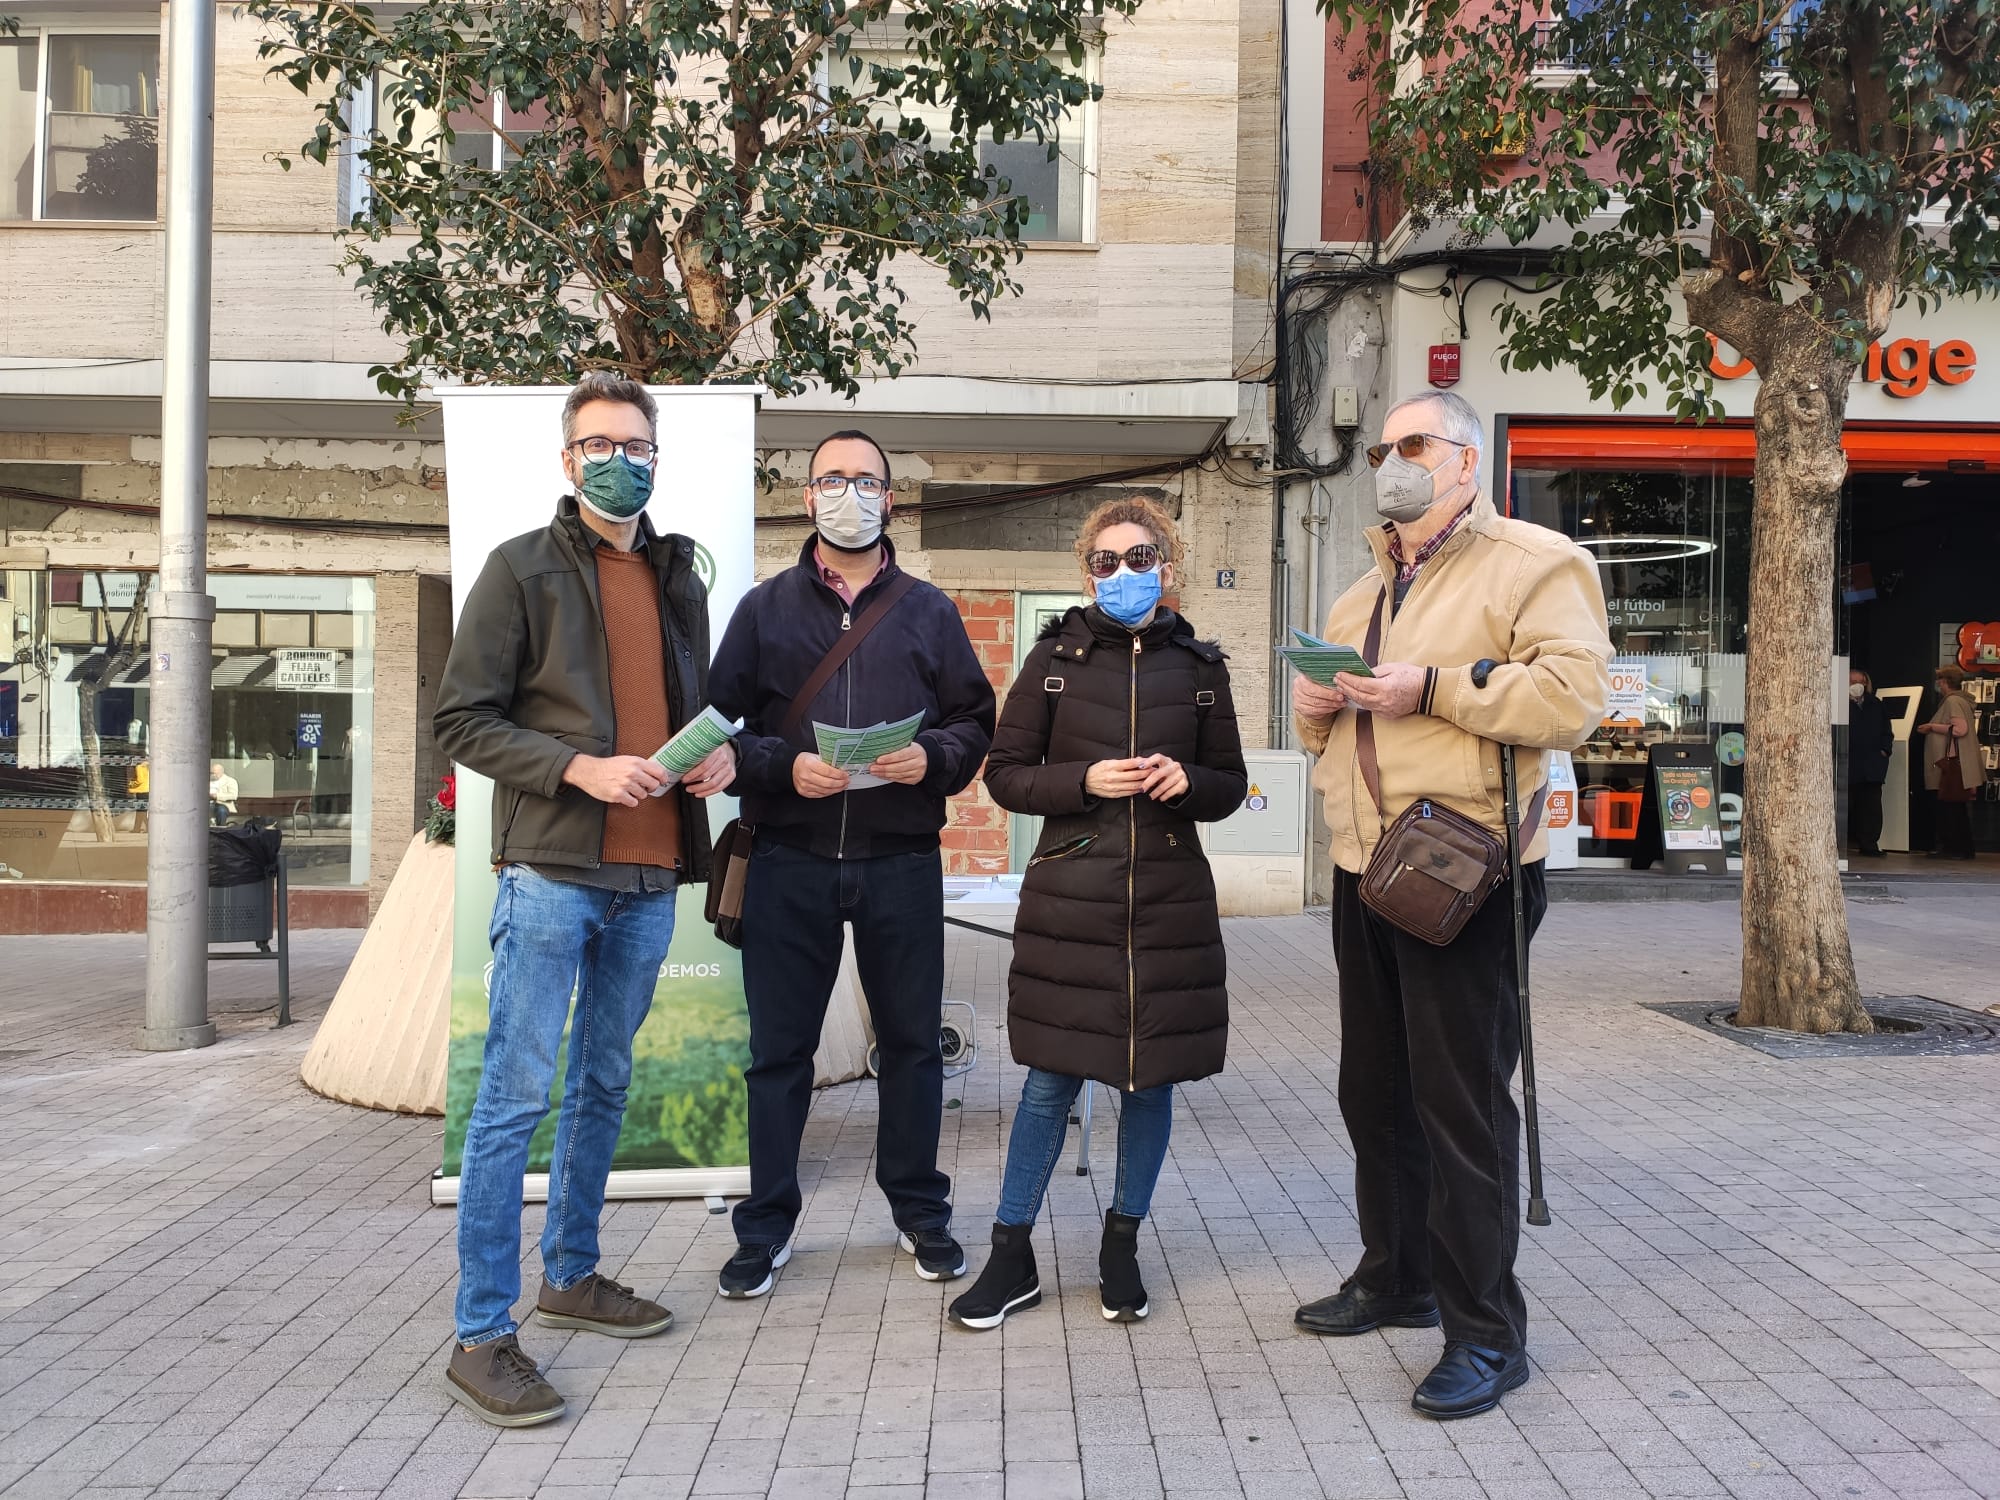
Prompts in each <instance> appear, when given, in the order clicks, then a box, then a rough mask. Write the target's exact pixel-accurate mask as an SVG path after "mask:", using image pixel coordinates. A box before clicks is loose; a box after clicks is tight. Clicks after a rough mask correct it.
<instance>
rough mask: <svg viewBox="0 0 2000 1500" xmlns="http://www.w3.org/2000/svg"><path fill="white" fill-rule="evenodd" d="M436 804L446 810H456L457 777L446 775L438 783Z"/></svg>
mask: <svg viewBox="0 0 2000 1500" xmlns="http://www.w3.org/2000/svg"><path fill="white" fill-rule="evenodd" d="M437 805H438V806H439V807H442V808H443V809H444V810H445V811H446V812H456V811H457V810H458V777H457V776H455V775H454V776H447V777H445V778H444V780H443V781H442V782H441V783H439V785H438V794H437Z"/></svg>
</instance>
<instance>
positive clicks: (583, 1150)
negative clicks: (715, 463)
mask: <svg viewBox="0 0 2000 1500" xmlns="http://www.w3.org/2000/svg"><path fill="white" fill-rule="evenodd" d="M657 415H658V414H657V410H656V408H655V406H654V403H653V398H652V397H651V396H649V395H648V394H647V393H646V389H645V387H644V386H641V385H639V384H637V383H635V382H633V381H628V380H622V379H619V378H616V377H614V376H609V375H602V374H593V375H589V376H586V377H585V378H584V379H583V380H582V381H581V382H580V383H579V384H578V385H577V387H576V389H575V390H573V391H571V392H570V395H569V400H568V401H567V402H566V403H565V404H564V406H563V451H562V462H563V471H564V473H565V474H567V475H568V476H569V480H570V483H571V484H572V485H573V486H575V493H574V494H573V495H570V496H566V497H564V498H563V499H562V500H561V501H560V502H559V504H558V506H557V509H556V516H555V520H554V521H553V522H551V523H550V524H549V525H548V526H547V527H545V528H543V529H542V530H540V531H532V532H529V533H527V534H526V535H525V536H518V537H515V538H514V539H513V540H511V541H508V542H503V543H502V544H501V545H500V546H499V547H497V548H495V549H494V551H493V554H492V556H491V557H489V558H488V559H487V562H486V567H485V570H484V571H483V572H481V574H480V575H479V581H478V582H477V583H475V584H474V585H473V586H472V592H471V593H470V595H468V596H467V598H466V602H465V609H464V611H463V613H462V614H461V615H460V617H459V621H458V627H457V630H456V632H455V633H454V635H453V638H452V647H451V656H450V659H449V660H448V661H447V663H446V665H445V672H444V681H443V684H442V685H441V687H440V688H439V691H438V706H437V715H436V720H435V727H436V732H437V741H438V744H439V746H440V747H441V748H442V749H443V750H444V751H445V753H446V754H448V755H449V756H451V758H452V759H453V760H454V761H456V762H458V763H459V764H461V765H465V766H469V767H471V768H472V769H473V770H475V771H477V772H479V773H480V774H481V775H483V776H486V777H488V778H490V779H491V780H492V782H493V863H494V865H495V866H497V867H498V868H499V871H500V894H499V898H498V900H497V901H496V902H495V903H494V907H493V925H492V940H493V969H492V976H493V977H492V982H491V986H490V994H489V997H488V1000H489V1011H490V1016H489V1020H488V1023H487V1031H486V1051H485V1059H484V1063H483V1065H482V1067H481V1070H480V1076H479V1096H478V1099H477V1101H476V1102H475V1103H474V1105H473V1108H472V1118H471V1121H470V1123H469V1125H468V1126H467V1129H466V1134H465V1152H464V1164H463V1166H462V1167H461V1168H460V1172H459V1194H458V1266H459V1286H458V1303H457V1310H456V1317H457V1324H458V1341H457V1343H456V1344H455V1345H454V1346H453V1350H452V1356H451V1364H450V1368H449V1369H448V1370H447V1372H446V1387H447V1389H448V1390H449V1391H450V1393H451V1394H452V1396H453V1397H454V1398H456V1399H457V1400H458V1401H460V1402H462V1403H463V1404H464V1405H466V1406H468V1407H470V1408H471V1409H472V1411H473V1412H474V1413H476V1414H477V1415H478V1416H479V1417H480V1418H481V1419H483V1420H485V1421H487V1422H491V1423H493V1424H495V1425H496V1426H501V1427H528V1426H533V1425H535V1424H536V1423H539V1422H549V1421H553V1420H555V1419H556V1418H557V1417H559V1416H561V1415H562V1413H563V1400H562V1397H561V1396H560V1395H558V1394H557V1393H556V1391H555V1389H554V1387H552V1386H551V1385H550V1384H549V1383H548V1381H547V1380H545V1379H544V1378H543V1377H542V1373H541V1371H540V1369H539V1368H538V1367H537V1366H536V1364H535V1362H534V1360H532V1359H531V1358H529V1357H528V1355H527V1354H525V1353H524V1352H523V1351H522V1349H521V1346H520V1344H519V1342H518V1340H517V1339H516V1337H515V1330H516V1324H515V1322H514V1318H513V1307H514V1301H515V1298H516V1297H518V1296H519V1295H520V1290H521V1268H520V1244H521V1180H522V1178H523V1176H524V1175H525V1174H526V1172H527V1166H528V1143H529V1141H530V1139H531V1138H532V1137H533V1136H534V1133H535V1130H536V1127H538V1126H539V1125H540V1124H541V1122H542V1120H543V1118H544V1117H545V1116H546V1115H547V1114H548V1110H549V1088H550V1086H551V1084H552V1083H553V1082H554V1080H555V1067H556V1053H557V1050H558V1048H559V1047H560V1046H561V1044H562V1037H563V1029H564V1026H565V1023H568V1024H569V1030H570V1048H569V1068H568V1077H567V1080H566V1081H565V1083H564V1087H563V1102H562V1113H561V1116H560V1117H559V1119H558V1121H557V1125H556V1139H555V1156H554V1164H553V1166H552V1168H551V1171H550V1174H549V1209H548V1220H547V1226H546V1228H545V1229H544V1230H543V1233H542V1265H543V1279H542V1285H541V1291H540V1294H539V1295H538V1297H537V1298H536V1304H535V1307H536V1316H537V1317H538V1318H539V1319H540V1320H541V1321H542V1322H543V1323H546V1324H551V1325H553V1326H555V1327H559V1328H583V1329H588V1330H591V1331H593V1332H596V1333H605V1334H610V1335H611V1336H613V1337H615V1338H644V1337H646V1336H648V1335H651V1334H656V1333H660V1332H662V1331H663V1330H664V1329H665V1328H666V1327H667V1326H668V1324H669V1323H671V1322H672V1320H673V1314H672V1313H670V1312H668V1311H667V1310H666V1309H665V1308H664V1307H661V1306H660V1305H659V1304H658V1303H656V1302H653V1301H650V1300H648V1299H646V1298H644V1297H641V1296H639V1295H638V1294H637V1293H635V1292H634V1291H633V1290H632V1289H631V1288H630V1287H627V1286H622V1285H620V1284H619V1283H618V1282H615V1281H612V1280H610V1279H608V1278H606V1277H604V1276H601V1275H599V1274H598V1270H597V1259H598V1246H597V1228H598V1220H599V1217H600V1216H601V1214H602V1213H603V1209H604V1192H605V1183H606V1179H607V1178H608V1177H609V1175H610V1172H611V1156H612V1152H613V1150H614V1149H615V1148H616V1146H617V1144H618V1131H619V1127H620V1125H621V1124H622V1123H623V1121H624V1117H625V1091H626V1087H627V1085H628V1084H629V1083H630V1081H631V1076H632V1039H633V1037H634V1035H635V1034H636V1033H637V1032H638V1029H639V1025H640V1023H641V1022H642V1021H644V1020H645V1018H646V1012H647V1010H648V1009H649V1008H650V1007H651V1005H652V1000H653V987H654V984H655V983H656V981H657V980H658V977H659V973H660V965H661V964H662V963H663V962H665V960H666V956H667V948H668V945H669V943H670V942H671V941H672V939H673V932H674V892H675V889H676V887H677V886H679V885H680V884H681V883H682V882H684V881H685V882H700V881H704V880H706V879H707V878H708V865H709V855H710V849H709V836H708V817H707V813H706V811H705V810H704V809H703V808H702V806H701V803H700V801H699V800H698V799H701V798H705V797H711V796H714V795H715V794H716V793H717V792H720V791H723V790H724V789H726V788H727V787H728V786H729V784H730V782H731V781H733V780H734V779H735V775H736V752H735V748H734V746H732V745H724V746H723V747H722V748H721V749H719V750H717V751H716V752H715V753H714V754H713V755H711V756H710V757H709V758H708V759H707V760H705V761H703V762H702V764H701V765H700V766H699V767H697V768H696V770H695V771H694V773H693V774H692V775H690V776H689V777H688V778H687V779H686V780H684V781H682V782H681V783H680V784H679V785H678V786H675V787H673V788H668V787H667V786H666V781H667V775H666V772H665V771H663V770H662V769H661V768H660V766H659V765H658V764H657V763H656V762H654V761H653V760H652V759H651V758H650V757H651V756H652V754H653V752H655V751H656V750H658V749H659V748H660V746H661V745H663V744H664V743H665V742H666V740H667V738H668V736H669V735H671V734H672V733H673V732H674V731H675V730H677V729H679V728H681V727H682V726H683V725H685V724H686V723H687V722H688V721H689V720H690V719H692V718H694V717H695V716H696V715H697V714H699V713H700V712H701V707H702V702H703V700H704V698H705V696H706V693H707V687H708V592H707V590H706V589H705V588H704V587H703V586H702V583H701V580H700V579H699V578H697V577H696V576H695V572H694V543H693V542H691V541H689V540H688V539H687V538H686V537H684V536H673V535H668V536H660V535H658V534H656V533H655V532H654V531H653V529H652V527H651V525H650V524H649V523H648V522H647V520H646V516H645V514H644V512H645V508H646V502H647V500H648V499H649V498H650V496H651V494H652V489H653V470H654V466H655V465H656V464H657V462H658V457H659V453H658V449H657V448H656V446H655V442H656V439H657V436H658V434H657V431H656V422H657ZM572 995H574V997H575V1001H576V1013H575V1018H574V1020H573V1021H572V1020H571V1016H570V1002H571V998H572Z"/></svg>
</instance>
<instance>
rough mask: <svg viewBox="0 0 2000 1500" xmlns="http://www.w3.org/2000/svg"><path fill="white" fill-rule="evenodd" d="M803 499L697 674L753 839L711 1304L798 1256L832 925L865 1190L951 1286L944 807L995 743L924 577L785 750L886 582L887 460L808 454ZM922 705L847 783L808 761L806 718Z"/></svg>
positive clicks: (925, 1271) (829, 984)
mask: <svg viewBox="0 0 2000 1500" xmlns="http://www.w3.org/2000/svg"><path fill="white" fill-rule="evenodd" d="M808 472H809V473H810V475H811V478H810V479H809V480H808V481H807V483H806V487H805V505H806V513H807V514H808V515H809V516H811V517H812V520H813V525H814V530H815V532H816V535H815V536H814V537H813V538H812V539H811V540H810V541H808V542H807V543H806V546H805V549H804V550H803V551H802V552H801V553H800V555H799V561H798V564H797V566H795V567H792V568H788V569H787V570H786V571H784V572H783V573H780V574H779V575H778V576H777V577H775V578H772V579H769V580H767V581H766V582H764V583H761V584H759V585H758V586H757V587H756V588H755V589H753V590H751V591H750V593H749V594H748V595H746V596H745V597H744V599H743V602H742V603H741V604H740V605H738V606H737V610H736V615H735V618H733V619H732V620H731V621H730V622H729V631H728V633H727V634H726V635H725V636H724V637H723V639H722V645H721V647H720V648H719V649H718V650H717V652H716V656H715V662H714V664H713V665H712V666H711V667H710V669H709V675H708V691H709V700H710V702H712V703H713V704H714V705H715V706H716V708H718V709H719V710H721V711H722V712H723V713H724V714H727V715H728V716H729V717H731V718H737V717H741V718H742V719H743V721H744V728H743V733H742V734H741V735H739V736H738V737H737V741H736V743H737V748H738V756H739V764H738V769H737V773H736V791H737V794H738V795H739V796H740V797H741V799H742V816H743V821H744V822H745V823H746V824H750V825H753V826H754V827H755V829H756V838H755V840H754V842H753V844H752V853H751V859H750V869H749V878H748V880H747V882H746V884H745V886H744V891H743V930H744V944H743V989H744V994H745V997H746V998H747V1001H748V1004H749V1010H750V1071H749V1073H748V1075H747V1077H746V1082H747V1084H748V1086H749V1091H750V1196H749V1197H748V1198H746V1199H744V1200H743V1201H742V1202H741V1203H739V1204H738V1205H737V1207H736V1217H735V1226H736V1239H737V1244H738V1248H737V1252H736V1254H735V1255H734V1256H733V1257H731V1259H730V1261H729V1263H728V1264H727V1265H726V1266H724V1267H723V1269H722V1275H721V1278H720V1290H721V1293H722V1295H723V1296H725V1297H738V1298H740V1297H761V1296H763V1295H764V1293H766V1292H768V1291H769V1290H770V1289H771V1286H772V1283H773V1281H774V1280H775V1279H776V1276H777V1271H778V1268H779V1267H780V1266H782V1265H784V1264H785V1262H786V1261H787V1260H789V1259H790V1258H791V1239H792V1233H793V1229H794V1228H795V1226H796V1225H797V1222H798V1216H799V1210H800V1207H801V1205H802V1202H803V1199H802V1195H801V1193H800V1190H799V1142H800V1139H801V1137H802V1136H803V1135H804V1134H805V1125H806V1113H807V1111H808V1109H809V1108H810V1107H811V1104H812V1085H813V1066H812V1060H813V1053H814V1052H815V1051H816V1050H817V1049H818V1047H819V1038H820V1027H821V1025H822V1023H823V1022H824V1021H825V1019H826V1007H827V1000H828V998H829V996H830V995H831V994H832V990H833V983H834V979H835V977H836V975H837V973H838V971H839V968H840V957H841V951H842V946H843V932H842V928H843V925H844V924H846V923H849V922H852V923H853V924H854V951H855V961H856V964H857V966H858V967H859V969H860V974H861V985H862V988H863V990H864V991H866V993H867V998H868V1008H869V1012H870V1014H871V1017H872V1018H873V1021H874V1025H875V1039H876V1044H877V1048H878V1052H879V1059H880V1060H879V1064H878V1069H877V1077H878V1079H879V1088H880V1091H881V1113H880V1119H879V1122H878V1126H877V1135H876V1148H875V1180H876V1181H877V1182H878V1183H879V1184H880V1185H881V1188H882V1192H883V1194H884V1196H886V1197H887V1198H888V1200H889V1208H890V1212H891V1213H892V1214H893V1215H894V1218H895V1222H896V1227H897V1229H898V1230H899V1231H900V1244H901V1246H902V1248H903V1249H904V1250H905V1251H907V1252H909V1253H910V1254H911V1255H913V1256H914V1257H915V1258H916V1266H917V1274H918V1275H919V1276H921V1277H923V1278H924V1279H925V1280H927V1281H940V1280H951V1279H952V1278H954V1277H958V1276H962V1275H964V1274H965V1255H964V1253H963V1252H962V1251H961V1250H960V1249H959V1246H958V1242H957V1241H956V1240H954V1239H953V1238H952V1236H951V1233H950V1225H951V1203H950V1201H949V1195H950V1192H951V1179H950V1178H948V1177H946V1176H945V1174H944V1173H942V1172H940V1171H939V1170H938V1165H937V1146H938V1130H939V1125H940V1121H941V1118H942V1113H943V1108H944V1060H943V1057H942V1055H941V1054H940V1051H939V1046H938V1028H939V1020H940V1016H941V1011H940V1002H941V1000H942V999H943V995H944V880H943V873H944V872H943V865H942V862H941V859H940V855H939V850H938V831H939V830H940V829H941V828H943V826H944V823H945V819H946V816H947V813H946V807H945V799H946V798H947V797H949V796H951V795H952V794H953V793H954V792H958V791H961V790H963V789H964V788H965V787H966V786H968V785H970V784H971V781H972V778H973V777H974V776H975V775H977V774H978V771H979V767H980V764H981V762H983V761H984V760H985V758H986V749H987V746H988V745H989V744H990V743H991V742H992V738H993V714H994V704H993V687H992V684H990V683H989V682H988V681H987V680H986V674H985V671H984V669H982V668H981V666H980V664H979V658H978V657H977V655H976V654H975V653H974V652H973V649H972V643H971V641H969V640H968V639H967V638H966V634H965V625H964V623H963V622H962V621H961V620H960V619H959V616H958V610H957V608H956V607H955V606H954V605H953V604H952V602H951V600H949V599H948V598H946V597H945V596H944V594H942V593H940V592H939V591H938V590H937V589H935V588H932V587H931V586H930V585H929V584H927V583H921V582H918V583H916V584H915V586H914V587H913V588H912V589H911V590H910V591H909V592H908V593H907V594H905V595H904V596H903V597H902V598H901V599H899V600H898V601H897V602H896V603H895V604H894V605H893V607H892V608H891V609H890V611H889V613H888V614H886V615H885V616H883V618H882V620H881V623H880V625H879V626H878V627H877V628H875V629H874V630H872V631H871V632H870V633H869V634H868V636H867V637H866V638H865V639H864V640H863V641H862V642H861V644H860V645H859V647H857V648H856V649H855V651H854V653H853V655H851V656H850V657H848V659H847V660H846V661H845V662H844V663H843V664H842V665H841V667H840V669H839V670H838V671H837V672H836V673H835V674H834V675H833V677H832V678H831V679H830V680H829V681H828V683H827V685H826V686H825V687H824V688H823V689H822V690H821V691H820V692H819V694H818V696H817V697H816V698H815V699H814V701H813V703H812V704H811V705H810V706H809V708H808V709H807V710H806V712H805V713H804V714H803V715H802V716H800V719H799V723H798V727H797V728H796V729H795V730H794V731H793V732H792V734H791V735H790V736H789V737H781V736H780V733H779V731H780V728H781V726H782V725H783V723H784V720H785V717H786V715H787V712H788V711H789V710H790V708H791V706H792V700H793V699H794V698H795V697H796V696H797V694H798V693H799V691H800V690H801V689H802V688H803V687H804V686H805V684H806V681H807V679H809V678H810V677H811V676H812V675H813V673H814V669H815V668H817V667H818V665H819V663H820V661H821V660H822V659H823V658H824V657H825V656H826V654H827V653H828V652H829V651H830V650H831V649H832V648H833V646H834V645H835V643H836V642H837V641H839V639H840V634H841V632H842V631H844V630H850V629H852V628H853V627H854V624H855V623H856V622H857V621H858V620H860V619H861V618H862V616H863V615H865V614H866V613H867V611H868V608H869V606H870V605H871V604H872V603H873V602H874V601H875V599H877V598H878V597H879V596H880V595H881V594H882V592H883V590H884V589H885V588H887V587H888V586H889V584H890V583H891V582H892V581H893V580H895V579H896V578H897V577H899V576H900V575H901V570H900V569H899V568H898V567H897V566H896V552H895V548H894V547H893V546H892V545H891V544H890V543H889V542H888V540H887V539H886V538H885V537H884V536H883V535H882V529H883V526H884V524H885V523H886V521H887V519H888V516H889V511H890V508H891V506H892V505H893V504H894V499H895V494H894V490H893V489H892V487H891V481H890V473H889V457H888V455H887V454H886V453H885V452H883V450H882V448H881V445H880V444H878V443H876V442H875V440H874V439H872V438H870V437H869V436H867V434H865V433H861V432H852V431H849V432H839V433H835V434H834V435H833V436H832V437H829V438H827V439H825V440H824V441H823V442H822V443H821V444H820V445H819V447H818V448H817V449H815V450H814V452H813V457H812V463H811V466H810V468H809V470H808ZM919 711H921V712H922V713H923V716H924V718H923V725H922V728H921V729H920V730H919V731H918V733H917V737H916V740H915V742H914V743H912V744H911V745H910V746H909V747H908V748H907V749H904V750H900V751H897V752H895V753H893V754H890V755H887V756H884V757H883V758H882V759H880V760H878V761H876V762H875V763H874V764H873V765H871V766H870V767H869V768H868V769H869V773H870V774H871V775H872V776H875V777H879V778H881V779H882V780H883V781H884V782H886V783H887V784H886V785H882V786H872V785H871V786H865V787H861V788H854V789H850V788H849V785H848V783H849V780H850V778H849V776H848V774H847V773H846V772H845V771H841V770H837V769H835V768H834V767H832V766H830V765H828V764H827V763H826V762H825V761H824V760H822V759H821V758H820V757H819V755H818V754H817V753H816V740H815V738H814V734H813V724H814V722H815V721H817V722H819V723H823V724H829V725H835V726H840V727H844V728H854V729H860V728H866V727H867V726H869V725H871V724H877V723H882V722H889V723H894V722H897V721H899V720H902V719H907V718H908V717H910V715H912V714H915V713H917V712H919Z"/></svg>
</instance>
